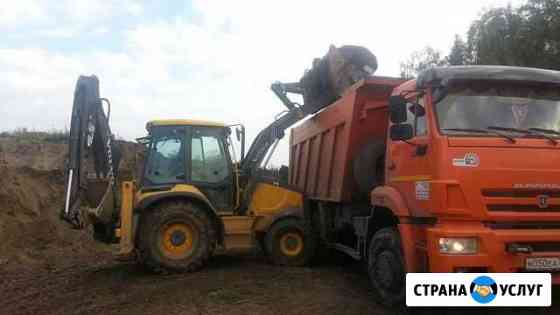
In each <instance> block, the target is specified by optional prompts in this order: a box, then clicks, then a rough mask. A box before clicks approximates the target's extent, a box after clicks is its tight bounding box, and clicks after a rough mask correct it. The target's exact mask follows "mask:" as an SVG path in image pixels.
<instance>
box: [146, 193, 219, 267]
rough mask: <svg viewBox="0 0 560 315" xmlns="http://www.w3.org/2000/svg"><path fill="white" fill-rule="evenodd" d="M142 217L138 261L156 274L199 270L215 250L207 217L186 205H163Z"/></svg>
mask: <svg viewBox="0 0 560 315" xmlns="http://www.w3.org/2000/svg"><path fill="white" fill-rule="evenodd" d="M148 211H149V212H146V213H144V214H143V216H144V217H143V218H142V220H141V223H140V229H139V235H138V250H139V257H140V259H141V262H142V263H144V264H145V265H147V266H148V267H149V268H150V269H152V270H154V271H156V272H165V271H168V272H190V271H195V270H197V269H200V268H201V267H202V266H204V265H205V263H206V261H207V260H208V258H209V257H210V255H211V254H212V252H213V251H214V246H215V243H216V233H215V230H214V225H213V224H212V222H211V220H210V218H209V216H208V214H207V213H206V212H205V211H204V210H202V209H200V208H199V207H197V206H196V205H194V204H192V203H188V202H166V203H162V204H159V205H157V206H156V207H155V208H152V209H150V210H148Z"/></svg>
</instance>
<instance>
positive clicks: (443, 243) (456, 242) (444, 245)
mask: <svg viewBox="0 0 560 315" xmlns="http://www.w3.org/2000/svg"><path fill="white" fill-rule="evenodd" d="M439 252H440V253H442V254H452V255H465V254H476V253H478V239H477V238H475V237H464V238H455V237H442V238H440V239H439Z"/></svg>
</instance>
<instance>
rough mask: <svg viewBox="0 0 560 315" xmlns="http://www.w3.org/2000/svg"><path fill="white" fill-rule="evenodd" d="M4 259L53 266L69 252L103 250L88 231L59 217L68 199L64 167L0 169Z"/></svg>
mask: <svg viewBox="0 0 560 315" xmlns="http://www.w3.org/2000/svg"><path fill="white" fill-rule="evenodd" d="M0 173H1V174H2V175H1V176H0V263H1V264H2V265H7V264H9V265H29V266H34V265H44V266H45V267H49V266H51V265H55V264H57V263H58V261H59V260H60V261H62V260H64V259H65V258H66V257H65V256H68V255H76V254H77V252H80V254H83V253H90V251H91V250H92V249H93V250H102V247H101V246H99V245H97V244H95V243H94V242H93V241H92V240H91V234H88V233H87V231H74V230H71V229H69V228H68V227H67V226H65V225H64V224H63V223H62V222H60V221H59V220H58V210H59V209H60V207H62V205H63V199H64V193H63V192H64V173H63V171H62V170H51V171H45V170H36V169H32V168H29V167H18V168H11V167H3V168H1V169H0Z"/></svg>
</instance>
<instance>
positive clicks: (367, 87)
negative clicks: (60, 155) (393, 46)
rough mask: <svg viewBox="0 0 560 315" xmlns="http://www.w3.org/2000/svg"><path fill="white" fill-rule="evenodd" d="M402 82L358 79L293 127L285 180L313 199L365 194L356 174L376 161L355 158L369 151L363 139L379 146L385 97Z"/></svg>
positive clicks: (384, 124) (344, 199)
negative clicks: (317, 111)
mask: <svg viewBox="0 0 560 315" xmlns="http://www.w3.org/2000/svg"><path fill="white" fill-rule="evenodd" d="M402 82H403V80H401V79H395V78H388V77H373V78H372V79H368V80H365V81H361V82H359V83H357V84H356V85H354V86H353V87H352V88H350V89H349V90H348V91H347V92H346V94H345V95H344V96H343V97H342V98H341V99H339V100H338V101H336V102H335V103H333V104H332V105H330V106H329V107H327V108H325V109H324V110H323V111H321V112H319V113H317V114H316V115H314V116H313V117H311V118H310V119H309V120H307V121H306V122H305V123H303V124H301V125H300V126H297V127H294V128H293V129H292V132H291V137H290V146H291V151H290V152H291V153H290V154H291V155H290V165H291V168H290V173H289V182H290V184H291V185H293V186H295V187H297V188H298V189H299V190H301V191H303V192H305V195H306V196H307V198H311V199H316V200H324V201H334V202H350V201H352V200H355V199H359V198H360V197H363V195H364V194H365V195H366V196H367V195H368V193H369V191H371V189H373V187H369V189H361V187H360V186H362V185H360V180H361V179H362V178H361V177H362V174H372V171H373V172H375V161H374V162H373V163H371V161H366V160H364V161H362V160H360V159H359V158H360V157H361V155H366V154H367V153H368V152H363V150H364V148H367V146H368V145H370V146H371V145H375V144H379V145H380V146H381V147H384V144H385V139H386V136H387V124H388V121H389V120H388V116H387V115H388V106H387V105H388V104H387V99H388V98H389V96H390V95H391V93H392V90H393V89H394V88H395V87H396V86H397V85H399V84H401V83H402ZM357 164H363V165H357ZM370 167H373V169H368V168H370ZM381 172H382V170H381ZM374 176H375V175H374ZM380 184H381V183H380ZM360 195H362V196H360Z"/></svg>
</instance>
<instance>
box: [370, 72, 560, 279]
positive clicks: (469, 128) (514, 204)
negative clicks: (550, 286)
mask: <svg viewBox="0 0 560 315" xmlns="http://www.w3.org/2000/svg"><path fill="white" fill-rule="evenodd" d="M559 83H560V76H559V74H558V73H557V72H554V71H547V70H540V69H528V68H514V67H498V66H495V67H494V66H493V67H483V66H480V67H450V68H435V69H432V70H428V71H426V72H424V73H422V74H421V75H420V76H419V78H418V79H417V80H415V81H410V82H408V83H406V84H404V85H402V86H400V87H399V88H397V89H395V91H394V93H393V98H392V103H391V105H390V106H391V107H392V109H391V114H392V115H391V123H390V127H389V138H388V147H387V150H388V154H387V169H386V174H387V183H386V187H380V188H378V189H376V190H374V191H373V193H372V200H376V199H379V198H381V196H382V195H385V193H386V192H387V191H388V190H391V189H394V190H395V191H397V192H398V193H399V199H400V200H401V201H402V204H403V205H405V208H406V210H404V207H403V209H402V211H404V212H402V213H406V214H407V216H409V220H410V219H413V220H417V221H419V222H422V223H423V224H406V225H404V224H402V225H400V226H399V228H400V229H401V235H403V234H404V235H409V236H406V237H404V238H403V243H404V244H409V245H407V246H410V245H411V244H414V245H413V246H411V247H412V248H409V249H408V250H405V256H407V257H406V261H407V270H408V271H431V272H469V271H471V272H523V271H544V272H553V283H560V275H559V274H558V273H554V272H557V271H559V270H560V211H559V210H560V201H559V199H557V198H558V196H560V186H559V183H560V169H559V168H558V162H560V154H559V153H560V151H559V150H560V145H559V142H558V140H559V136H560V132H559V131H560V86H559ZM374 204H375V203H374ZM399 212H400V211H399ZM403 232H404V233H403ZM413 240H414V241H413Z"/></svg>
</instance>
